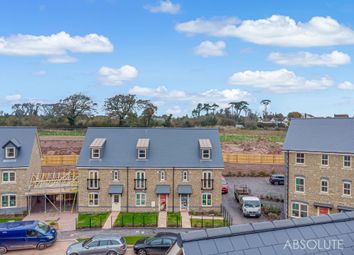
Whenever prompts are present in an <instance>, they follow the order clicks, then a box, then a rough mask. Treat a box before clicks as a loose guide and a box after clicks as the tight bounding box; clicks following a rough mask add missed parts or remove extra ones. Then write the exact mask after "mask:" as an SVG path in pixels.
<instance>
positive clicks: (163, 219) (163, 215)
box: [158, 211, 167, 228]
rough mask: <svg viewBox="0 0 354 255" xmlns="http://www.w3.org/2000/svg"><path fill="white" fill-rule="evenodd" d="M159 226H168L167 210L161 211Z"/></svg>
mask: <svg viewBox="0 0 354 255" xmlns="http://www.w3.org/2000/svg"><path fill="white" fill-rule="evenodd" d="M158 227H159V228H165V227H167V212H166V211H160V212H159V221H158Z"/></svg>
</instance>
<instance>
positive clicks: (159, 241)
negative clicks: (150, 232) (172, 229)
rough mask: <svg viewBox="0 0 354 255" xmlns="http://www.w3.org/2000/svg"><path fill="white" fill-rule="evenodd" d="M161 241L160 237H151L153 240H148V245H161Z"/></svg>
mask: <svg viewBox="0 0 354 255" xmlns="http://www.w3.org/2000/svg"><path fill="white" fill-rule="evenodd" d="M161 242H162V239H161V238H157V239H153V240H152V241H151V242H150V245H151V246H154V245H161Z"/></svg>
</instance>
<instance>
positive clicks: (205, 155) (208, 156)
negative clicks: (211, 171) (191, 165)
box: [202, 149, 210, 159]
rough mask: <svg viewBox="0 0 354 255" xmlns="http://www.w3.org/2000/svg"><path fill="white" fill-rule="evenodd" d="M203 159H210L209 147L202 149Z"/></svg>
mask: <svg viewBox="0 0 354 255" xmlns="http://www.w3.org/2000/svg"><path fill="white" fill-rule="evenodd" d="M202 159H210V150H207V149H203V150H202Z"/></svg>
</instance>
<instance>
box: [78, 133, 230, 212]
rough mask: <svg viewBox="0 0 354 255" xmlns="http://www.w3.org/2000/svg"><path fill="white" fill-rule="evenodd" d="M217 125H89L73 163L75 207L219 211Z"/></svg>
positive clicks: (81, 209) (220, 161) (90, 209)
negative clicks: (97, 126) (158, 126)
mask: <svg viewBox="0 0 354 255" xmlns="http://www.w3.org/2000/svg"><path fill="white" fill-rule="evenodd" d="M223 168H224V162H223V158H222V151H221V146H220V141H219V132H218V130H217V129H201V128H88V130H87V132H86V136H85V141H84V144H83V147H82V150H81V153H80V158H79V161H78V163H77V169H78V174H79V191H78V194H79V204H78V210H79V212H83V213H85V212H102V211H124V212H153V211H164V210H167V211H180V210H189V211H203V212H220V209H221V208H220V206H221V200H222V199H221V173H222V170H223Z"/></svg>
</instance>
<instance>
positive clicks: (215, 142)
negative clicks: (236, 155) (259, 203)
mask: <svg viewBox="0 0 354 255" xmlns="http://www.w3.org/2000/svg"><path fill="white" fill-rule="evenodd" d="M95 138H105V139H106V143H105V145H104V147H103V152H102V158H101V159H99V160H97V159H96V160H95V159H90V144H91V143H92V141H93V140H94V139H95ZM141 138H144V139H149V148H148V150H147V159H143V160H138V159H137V148H136V145H137V142H138V140H139V139H141ZM199 139H210V142H211V144H212V152H211V160H201V159H200V147H199ZM77 166H78V167H90V168H95V167H122V168H124V167H132V168H153V167H161V168H163V167H166V168H167V167H169V168H172V167H178V168H184V167H185V168H223V167H224V161H223V158H222V151H221V145H220V141H219V132H218V130H217V129H203V128H88V130H87V132H86V136H85V141H84V144H83V147H82V149H81V153H80V158H79V161H78V163H77Z"/></svg>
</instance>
